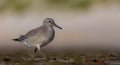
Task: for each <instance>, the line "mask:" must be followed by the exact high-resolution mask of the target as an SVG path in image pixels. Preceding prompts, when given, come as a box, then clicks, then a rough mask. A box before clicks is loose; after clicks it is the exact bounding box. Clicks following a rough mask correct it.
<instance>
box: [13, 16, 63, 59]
mask: <svg viewBox="0 0 120 65" xmlns="http://www.w3.org/2000/svg"><path fill="white" fill-rule="evenodd" d="M53 26H55V27H57V28H59V29H62V28H61V27H60V26H58V25H57V24H56V23H55V21H54V20H53V19H52V18H46V19H45V20H44V21H43V25H42V26H40V27H38V28H35V29H33V30H31V31H29V32H28V33H27V34H25V35H21V36H20V37H19V38H16V39H13V40H14V41H18V42H21V43H23V44H24V45H26V46H27V47H31V48H34V53H35V52H36V51H37V50H38V51H39V53H40V54H42V55H43V56H44V57H46V55H44V54H43V53H42V52H41V51H40V48H42V47H44V46H46V45H47V44H48V43H50V42H51V41H52V40H53V39H54V36H55V30H54V28H53Z"/></svg>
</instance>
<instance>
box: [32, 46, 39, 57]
mask: <svg viewBox="0 0 120 65" xmlns="http://www.w3.org/2000/svg"><path fill="white" fill-rule="evenodd" d="M37 50H38V49H37V47H35V49H34V52H33V58H35V55H36V51H37Z"/></svg>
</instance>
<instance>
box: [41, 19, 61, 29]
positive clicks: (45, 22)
mask: <svg viewBox="0 0 120 65" xmlns="http://www.w3.org/2000/svg"><path fill="white" fill-rule="evenodd" d="M43 25H48V26H55V27H57V28H59V29H62V28H61V27H60V26H58V25H57V24H56V23H55V21H54V20H53V19H52V18H46V19H45V20H44V21H43Z"/></svg>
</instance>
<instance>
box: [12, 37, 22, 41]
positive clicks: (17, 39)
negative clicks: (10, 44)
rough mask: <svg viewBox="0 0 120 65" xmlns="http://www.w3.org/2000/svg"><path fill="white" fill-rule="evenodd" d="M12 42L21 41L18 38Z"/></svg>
mask: <svg viewBox="0 0 120 65" xmlns="http://www.w3.org/2000/svg"><path fill="white" fill-rule="evenodd" d="M12 40H14V41H20V39H18V38H16V39H12Z"/></svg>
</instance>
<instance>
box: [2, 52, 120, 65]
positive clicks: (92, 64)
mask: <svg viewBox="0 0 120 65" xmlns="http://www.w3.org/2000/svg"><path fill="white" fill-rule="evenodd" d="M0 65H120V52H110V53H108V52H101V51H99V52H79V53H72V52H71V53H66V54H63V55H62V54H61V55H60V54H58V55H49V56H48V58H47V59H44V58H41V57H36V58H34V59H32V60H31V59H30V58H29V57H28V56H25V55H19V54H16V55H7V56H1V57H0Z"/></svg>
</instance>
